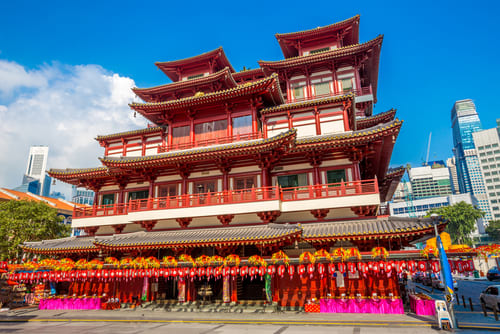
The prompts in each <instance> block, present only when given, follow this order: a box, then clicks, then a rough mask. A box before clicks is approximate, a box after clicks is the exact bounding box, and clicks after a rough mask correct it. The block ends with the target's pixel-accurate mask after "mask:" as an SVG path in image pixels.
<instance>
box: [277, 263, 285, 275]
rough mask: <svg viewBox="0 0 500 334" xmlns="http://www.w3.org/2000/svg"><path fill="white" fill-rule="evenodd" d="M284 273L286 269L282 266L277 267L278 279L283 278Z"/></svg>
mask: <svg viewBox="0 0 500 334" xmlns="http://www.w3.org/2000/svg"><path fill="white" fill-rule="evenodd" d="M285 271H286V268H285V265H284V264H281V265H279V266H278V276H279V277H280V278H283V276H284V275H285Z"/></svg>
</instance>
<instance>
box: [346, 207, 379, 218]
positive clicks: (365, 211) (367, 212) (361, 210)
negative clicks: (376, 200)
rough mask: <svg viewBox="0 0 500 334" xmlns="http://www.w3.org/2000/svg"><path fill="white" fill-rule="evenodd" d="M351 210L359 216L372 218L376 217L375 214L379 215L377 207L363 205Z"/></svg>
mask: <svg viewBox="0 0 500 334" xmlns="http://www.w3.org/2000/svg"><path fill="white" fill-rule="evenodd" d="M351 210H352V212H354V213H355V214H356V215H358V216H364V217H370V216H375V214H376V213H377V206H376V205H361V206H355V207H352V208H351Z"/></svg>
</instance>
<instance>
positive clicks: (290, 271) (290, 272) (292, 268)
mask: <svg viewBox="0 0 500 334" xmlns="http://www.w3.org/2000/svg"><path fill="white" fill-rule="evenodd" d="M294 274H295V266H294V265H293V264H291V265H289V266H288V276H290V279H292V278H293V275H294Z"/></svg>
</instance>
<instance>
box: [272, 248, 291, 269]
mask: <svg viewBox="0 0 500 334" xmlns="http://www.w3.org/2000/svg"><path fill="white" fill-rule="evenodd" d="M271 260H272V261H273V263H274V264H277V263H278V262H280V261H281V262H283V263H284V264H285V265H287V266H288V265H289V264H290V258H289V257H288V255H286V254H285V252H283V251H281V250H280V251H278V252H276V253H274V254H273V255H272V256H271Z"/></svg>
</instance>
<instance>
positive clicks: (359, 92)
mask: <svg viewBox="0 0 500 334" xmlns="http://www.w3.org/2000/svg"><path fill="white" fill-rule="evenodd" d="M349 93H354V94H355V95H356V96H363V95H369V94H372V93H373V92H372V86H371V85H370V86H367V87H361V88H360V89H349V90H344V91H341V92H334V93H329V94H321V95H314V96H307V97H301V98H291V99H288V100H287V102H288V103H293V102H301V101H309V100H316V99H322V98H325V97H332V96H342V95H346V94H349Z"/></svg>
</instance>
